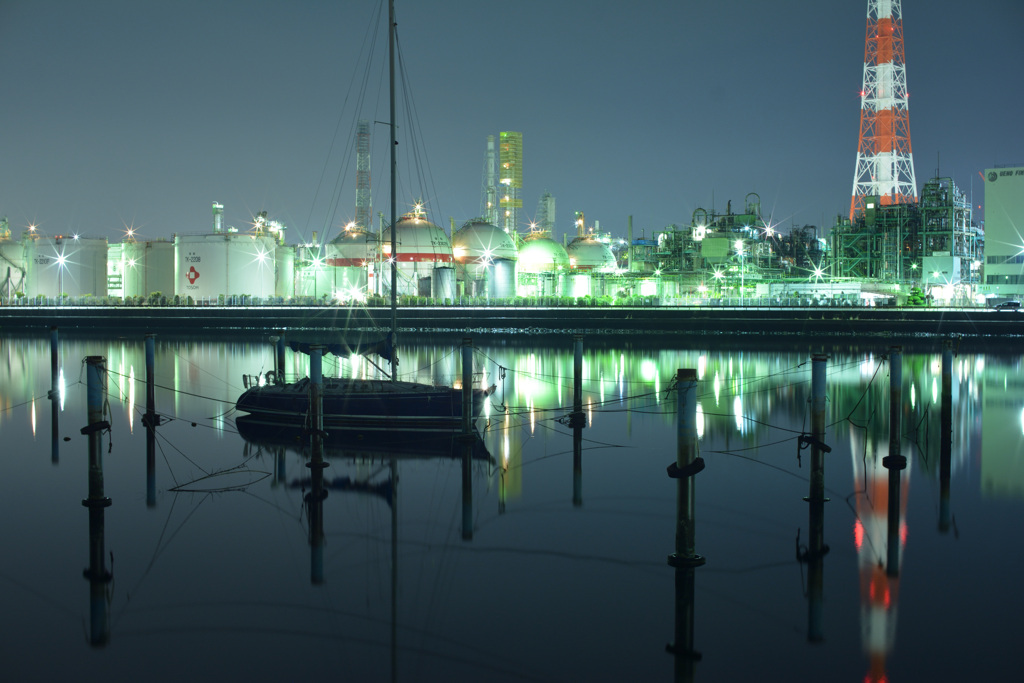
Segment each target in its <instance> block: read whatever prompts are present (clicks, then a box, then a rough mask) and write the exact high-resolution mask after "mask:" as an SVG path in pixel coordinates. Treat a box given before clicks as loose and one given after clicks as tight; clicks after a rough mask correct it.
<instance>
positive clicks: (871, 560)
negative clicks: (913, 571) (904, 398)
mask: <svg viewBox="0 0 1024 683" xmlns="http://www.w3.org/2000/svg"><path fill="white" fill-rule="evenodd" d="M853 438H854V439H855V440H856V437H855V436H854V437H853ZM867 438H868V439H870V440H871V441H870V442H869V444H868V447H867V449H866V450H865V448H864V447H863V445H861V444H857V443H853V444H851V452H852V453H853V473H854V485H855V486H856V487H857V489H858V491H859V493H858V495H857V497H856V507H857V521H856V523H855V524H854V543H855V545H856V550H857V560H858V562H857V563H858V566H859V568H860V595H861V598H860V600H861V639H862V643H863V646H864V650H865V652H866V654H867V655H868V657H869V660H870V670H869V672H868V675H867V676H866V677H865V680H866V681H882V680H885V678H886V675H885V662H886V657H887V655H888V653H889V652H890V651H891V650H892V648H893V645H894V644H895V641H896V605H897V598H898V596H899V576H898V570H899V567H898V566H897V567H895V569H896V570H897V575H896V576H889V574H890V572H889V568H888V567H887V562H888V558H887V555H888V553H887V548H888V512H889V470H887V469H886V468H885V467H884V466H883V465H882V460H883V457H882V455H883V454H882V453H878V452H877V451H876V449H875V446H876V444H875V443H874V440H873V438H872V437H871V435H870V434H869V435H868V437H867ZM909 474H910V469H909V467H908V468H907V469H906V470H904V471H903V472H902V473H901V479H902V482H901V488H902V490H901V491H900V521H901V523H900V526H899V555H898V558H899V559H898V562H899V563H900V564H902V560H903V546H904V543H905V540H906V523H905V519H906V517H905V512H906V501H907V489H908V481H909Z"/></svg>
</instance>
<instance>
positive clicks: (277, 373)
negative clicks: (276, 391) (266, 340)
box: [274, 330, 284, 384]
mask: <svg viewBox="0 0 1024 683" xmlns="http://www.w3.org/2000/svg"><path fill="white" fill-rule="evenodd" d="M275 344H276V350H277V354H276V358H277V361H276V362H275V364H274V382H275V383H276V384H283V383H284V331H283V330H282V331H281V333H280V334H278V335H277V341H276V342H275Z"/></svg>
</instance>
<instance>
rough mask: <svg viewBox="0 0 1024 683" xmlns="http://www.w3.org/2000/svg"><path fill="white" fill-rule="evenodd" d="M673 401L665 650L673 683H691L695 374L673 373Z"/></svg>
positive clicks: (697, 461) (696, 656) (697, 464)
mask: <svg viewBox="0 0 1024 683" xmlns="http://www.w3.org/2000/svg"><path fill="white" fill-rule="evenodd" d="M676 397H677V401H676V461H675V462H674V463H672V464H671V465H669V466H668V476H669V477H671V478H673V479H675V480H676V482H677V487H676V533H675V552H674V553H672V554H671V555H669V556H668V564H669V566H671V567H674V568H675V611H674V617H675V631H674V634H675V640H674V642H673V643H671V644H669V645H667V646H666V647H665V649H666V650H667V651H668V652H669V653H671V654H673V655H674V656H675V680H677V681H692V680H694V675H695V673H696V664H697V662H698V661H700V658H701V654H700V653H699V652H697V651H696V650H694V649H693V641H694V635H693V628H694V627H693V624H694V604H693V592H694V570H695V569H696V568H697V567H699V566H700V565H702V564H704V562H705V558H704V557H703V556H701V555H698V554H697V553H696V552H695V541H694V479H693V478H694V476H695V475H696V474H697V473H698V472H700V471H701V470H703V469H704V459H703V458H701V457H699V456H697V371H696V370H693V369H686V370H682V369H681V370H677V372H676Z"/></svg>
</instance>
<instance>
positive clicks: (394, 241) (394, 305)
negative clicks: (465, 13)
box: [388, 0, 398, 382]
mask: <svg viewBox="0 0 1024 683" xmlns="http://www.w3.org/2000/svg"><path fill="white" fill-rule="evenodd" d="M388 76H389V83H390V85H391V345H392V353H391V356H392V361H391V381H392V382H394V381H396V380H397V379H398V368H397V364H396V363H395V361H394V356H395V352H394V350H393V349H394V348H396V347H397V346H398V339H397V336H398V289H397V288H398V200H397V192H396V190H395V171H396V169H397V168H398V162H397V159H396V156H395V154H396V150H397V149H398V139H397V138H396V136H395V0H388Z"/></svg>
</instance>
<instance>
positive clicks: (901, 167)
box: [850, 0, 917, 220]
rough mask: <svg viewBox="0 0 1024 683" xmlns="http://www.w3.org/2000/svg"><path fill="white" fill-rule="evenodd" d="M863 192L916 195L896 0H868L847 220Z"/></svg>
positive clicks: (887, 197)
mask: <svg viewBox="0 0 1024 683" xmlns="http://www.w3.org/2000/svg"><path fill="white" fill-rule="evenodd" d="M867 197H877V200H871V201H878V203H879V204H881V205H883V206H885V205H889V204H903V203H906V202H912V201H915V200H916V198H917V183H916V180H915V179H914V158H913V156H912V155H911V151H910V116H909V112H908V108H907V72H906V66H905V58H904V54H903V12H902V9H901V8H900V0H868V21H867V34H866V37H865V41H864V84H863V87H862V89H861V93H860V144H859V145H858V147H857V167H856V170H855V171H854V174H853V197H852V198H851V200H850V219H851V220H852V219H853V217H854V215H855V214H856V213H858V212H860V211H863V210H864V209H865V208H866V207H865V202H866V201H868V200H866V199H865V198H867Z"/></svg>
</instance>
